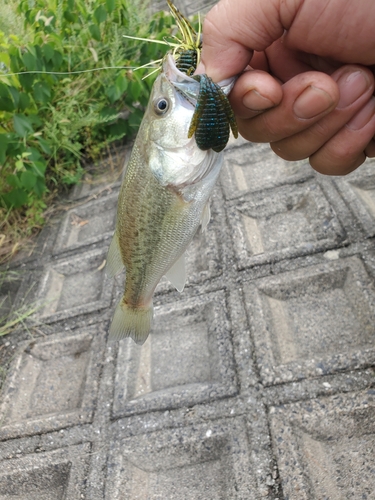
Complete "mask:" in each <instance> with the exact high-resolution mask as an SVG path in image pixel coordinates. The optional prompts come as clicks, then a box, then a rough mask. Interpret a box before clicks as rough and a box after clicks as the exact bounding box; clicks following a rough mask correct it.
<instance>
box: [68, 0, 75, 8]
mask: <svg viewBox="0 0 375 500" xmlns="http://www.w3.org/2000/svg"><path fill="white" fill-rule="evenodd" d="M68 9H69V10H73V9H74V0H68Z"/></svg>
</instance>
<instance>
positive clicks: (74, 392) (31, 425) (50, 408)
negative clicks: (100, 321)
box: [0, 327, 105, 439]
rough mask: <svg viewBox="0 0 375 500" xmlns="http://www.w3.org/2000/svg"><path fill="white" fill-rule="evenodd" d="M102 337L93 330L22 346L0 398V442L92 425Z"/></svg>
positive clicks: (61, 334) (56, 336)
mask: <svg viewBox="0 0 375 500" xmlns="http://www.w3.org/2000/svg"><path fill="white" fill-rule="evenodd" d="M104 334H105V332H104V331H103V330H102V329H100V328H98V327H90V328H87V329H84V330H83V331H79V332H77V333H75V334H74V335H67V334H66V332H64V333H60V334H57V335H52V336H49V337H47V338H42V339H37V340H34V341H29V342H25V343H23V344H22V345H21V346H20V348H19V350H18V352H17V353H16V354H15V356H14V362H13V363H12V366H11V368H10V370H9V372H8V376H7V379H6V381H5V384H4V387H3V390H2V394H1V405H0V420H1V422H2V425H1V427H0V438H2V439H4V438H10V437H18V436H24V435H28V434H34V433H40V432H48V431H51V430H54V429H59V428H62V427H66V426H71V425H75V424H82V423H86V422H91V420H92V416H93V411H94V407H95V398H96V392H97V383H98V376H99V369H100V360H101V357H102V352H103V348H104Z"/></svg>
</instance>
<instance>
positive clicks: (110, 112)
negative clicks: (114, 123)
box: [99, 106, 118, 121]
mask: <svg viewBox="0 0 375 500" xmlns="http://www.w3.org/2000/svg"><path fill="white" fill-rule="evenodd" d="M117 115H118V111H116V110H115V109H114V108H110V107H109V106H105V107H104V108H103V109H102V110H101V111H100V113H99V117H100V118H103V119H104V120H105V121H107V120H114V119H115V118H116V117H117Z"/></svg>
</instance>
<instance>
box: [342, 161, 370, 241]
mask: <svg viewBox="0 0 375 500" xmlns="http://www.w3.org/2000/svg"><path fill="white" fill-rule="evenodd" d="M374 167H375V162H374V161H371V160H368V161H367V162H366V163H365V164H364V165H362V166H361V168H360V169H358V170H355V171H354V172H353V173H351V174H349V175H347V176H345V177H342V178H340V179H336V180H335V183H336V186H337V188H338V189H339V191H340V192H341V194H342V196H343V197H344V198H345V200H346V202H347V203H348V204H349V206H350V208H351V209H352V211H353V213H354V215H355V216H356V218H357V220H358V222H359V223H360V224H361V225H362V227H363V229H364V231H365V233H366V236H368V237H370V236H374V235H375V172H374Z"/></svg>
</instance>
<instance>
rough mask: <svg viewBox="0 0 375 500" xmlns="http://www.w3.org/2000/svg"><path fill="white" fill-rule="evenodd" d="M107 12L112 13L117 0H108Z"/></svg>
mask: <svg viewBox="0 0 375 500" xmlns="http://www.w3.org/2000/svg"><path fill="white" fill-rule="evenodd" d="M105 3H106V6H107V12H108V13H109V14H111V12H113V11H114V10H115V6H116V0H106V2H105Z"/></svg>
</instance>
